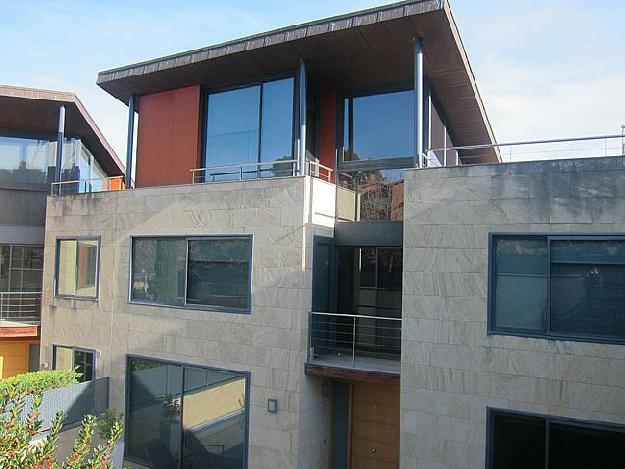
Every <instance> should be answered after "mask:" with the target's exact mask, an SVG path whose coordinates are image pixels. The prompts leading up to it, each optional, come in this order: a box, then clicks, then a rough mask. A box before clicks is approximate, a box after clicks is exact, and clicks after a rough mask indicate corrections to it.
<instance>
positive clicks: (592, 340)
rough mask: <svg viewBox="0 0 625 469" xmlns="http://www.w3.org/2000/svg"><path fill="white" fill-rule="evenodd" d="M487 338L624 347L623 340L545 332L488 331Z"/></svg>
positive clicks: (624, 340)
mask: <svg viewBox="0 0 625 469" xmlns="http://www.w3.org/2000/svg"><path fill="white" fill-rule="evenodd" d="M487 335H488V336H489V337H491V336H512V337H523V338H526V339H542V340H551V341H556V340H558V341H566V342H585V343H588V344H604V345H625V338H623V339H619V338H609V337H592V336H591V337H589V336H575V335H563V334H547V333H545V332H531V331H509V330H489V331H488V332H487Z"/></svg>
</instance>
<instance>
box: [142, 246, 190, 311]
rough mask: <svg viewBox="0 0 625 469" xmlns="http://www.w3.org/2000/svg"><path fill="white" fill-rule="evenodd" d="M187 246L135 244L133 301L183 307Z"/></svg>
mask: <svg viewBox="0 0 625 469" xmlns="http://www.w3.org/2000/svg"><path fill="white" fill-rule="evenodd" d="M186 251H187V242H186V240H185V239H184V238H136V239H134V240H133V244H132V293H131V295H132V299H133V300H138V301H147V302H154V303H162V304H172V305H183V304H184V284H185V274H186V257H187V252H186Z"/></svg>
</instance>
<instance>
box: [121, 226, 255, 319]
mask: <svg viewBox="0 0 625 469" xmlns="http://www.w3.org/2000/svg"><path fill="white" fill-rule="evenodd" d="M135 239H184V240H185V241H186V243H187V248H186V258H185V267H186V268H185V281H184V294H185V304H184V305H172V304H168V303H158V302H154V301H142V300H135V299H133V298H132V272H133V268H134V255H133V246H134V241H135ZM208 239H211V240H212V239H215V240H219V239H226V240H232V239H247V240H249V246H250V251H249V255H248V282H247V298H248V303H247V308H234V307H227V306H218V305H214V306H211V305H201V304H193V303H191V304H190V303H187V298H186V296H187V278H188V275H189V241H202V240H208ZM253 251H254V235H252V234H246V235H206V236H202V235H199V236H198V235H190V236H185V235H164V236H159V235H147V236H140V235H135V236H131V237H130V262H129V271H128V303H130V304H139V305H145V306H159V307H161V308H162V307H166V308H176V309H192V310H198V311H213V312H219V313H232V314H250V313H251V311H252V272H253V265H252V259H253Z"/></svg>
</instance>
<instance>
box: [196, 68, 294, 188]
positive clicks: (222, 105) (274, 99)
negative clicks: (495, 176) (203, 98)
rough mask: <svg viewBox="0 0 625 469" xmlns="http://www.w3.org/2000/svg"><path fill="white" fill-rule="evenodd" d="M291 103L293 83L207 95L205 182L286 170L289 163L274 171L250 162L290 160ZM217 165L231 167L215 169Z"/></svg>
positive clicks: (276, 82) (268, 83)
mask: <svg viewBox="0 0 625 469" xmlns="http://www.w3.org/2000/svg"><path fill="white" fill-rule="evenodd" d="M293 104H294V80H293V78H286V79H281V80H274V81H266V82H262V83H260V84H257V85H253V86H248V87H246V88H238V89H234V90H228V91H220V92H216V93H210V94H209V95H208V100H207V113H206V114H207V119H206V145H205V166H206V167H210V168H215V169H214V170H209V171H207V174H206V176H205V177H206V180H209V181H212V180H223V179H232V178H235V179H238V178H239V177H243V178H250V177H252V178H255V177H267V176H275V175H282V172H284V171H287V170H290V168H292V165H290V164H284V165H278V167H277V168H276V167H272V166H269V165H266V166H263V165H259V166H255V165H253V163H259V162H273V161H281V160H291V159H292V158H293ZM239 165H248V166H243V167H240V168H239V167H238V166H239ZM222 166H235V167H234V168H218V167H222ZM216 167H217V168H216ZM276 171H277V174H274V173H276Z"/></svg>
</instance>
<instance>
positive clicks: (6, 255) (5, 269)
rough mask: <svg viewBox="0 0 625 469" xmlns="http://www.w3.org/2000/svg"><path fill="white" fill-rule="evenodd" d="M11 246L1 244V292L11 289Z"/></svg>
mask: <svg viewBox="0 0 625 469" xmlns="http://www.w3.org/2000/svg"><path fill="white" fill-rule="evenodd" d="M10 256H11V246H9V245H0V292H2V291H8V290H9V264H10V260H11V257H10Z"/></svg>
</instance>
